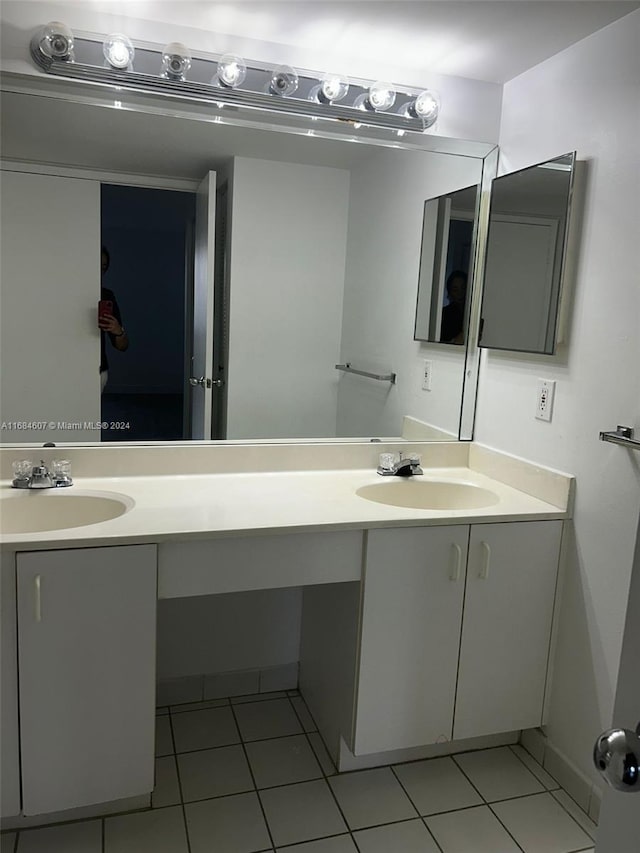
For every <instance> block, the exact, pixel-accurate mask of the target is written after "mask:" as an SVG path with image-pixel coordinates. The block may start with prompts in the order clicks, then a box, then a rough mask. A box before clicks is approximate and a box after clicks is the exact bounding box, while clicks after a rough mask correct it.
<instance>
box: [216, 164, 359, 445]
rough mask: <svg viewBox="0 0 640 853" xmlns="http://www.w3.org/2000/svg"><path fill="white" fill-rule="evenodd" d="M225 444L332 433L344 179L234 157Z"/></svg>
mask: <svg viewBox="0 0 640 853" xmlns="http://www.w3.org/2000/svg"><path fill="white" fill-rule="evenodd" d="M231 192H232V197H231V198H232V201H231V220H230V227H231V251H230V259H229V264H230V282H231V285H230V287H231V298H230V325H229V341H230V344H229V368H228V383H227V384H228V392H227V393H228V396H227V437H228V438H291V437H293V436H296V437H298V438H315V437H333V436H335V434H336V406H337V389H338V375H337V371H336V370H335V365H336V363H337V361H338V358H339V355H340V328H341V318H342V298H343V290H344V267H345V251H346V249H345V246H346V234H347V212H348V203H349V173H348V172H347V171H344V170H342V169H331V168H327V167H324V166H304V165H300V164H296V163H275V162H272V161H268V160H257V159H249V158H246V157H237V158H235V160H234V168H233V182H232V189H231Z"/></svg>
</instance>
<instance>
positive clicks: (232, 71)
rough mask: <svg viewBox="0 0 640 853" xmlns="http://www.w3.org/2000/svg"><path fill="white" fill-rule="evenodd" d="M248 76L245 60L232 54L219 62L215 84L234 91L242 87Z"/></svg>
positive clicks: (226, 55)
mask: <svg viewBox="0 0 640 853" xmlns="http://www.w3.org/2000/svg"><path fill="white" fill-rule="evenodd" d="M246 76H247V66H246V65H245V63H244V60H243V59H241V58H240V57H239V56H234V55H233V54H232V53H227V54H225V55H224V56H223V57H221V58H220V59H219V60H218V71H217V74H216V78H215V80H214V82H216V81H217V82H219V83H221V84H222V85H223V86H228V87H229V88H231V89H234V88H235V87H236V86H240V85H241V83H242V81H243V80H244V78H245V77H246Z"/></svg>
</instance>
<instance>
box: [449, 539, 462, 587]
mask: <svg viewBox="0 0 640 853" xmlns="http://www.w3.org/2000/svg"><path fill="white" fill-rule="evenodd" d="M461 565H462V548H461V547H460V546H459V545H456V544H455V543H453V542H452V543H451V571H450V572H449V580H450V581H459V580H460V567H461Z"/></svg>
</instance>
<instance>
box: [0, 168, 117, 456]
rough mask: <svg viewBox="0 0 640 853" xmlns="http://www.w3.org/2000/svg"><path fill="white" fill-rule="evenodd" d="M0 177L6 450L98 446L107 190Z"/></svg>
mask: <svg viewBox="0 0 640 853" xmlns="http://www.w3.org/2000/svg"><path fill="white" fill-rule="evenodd" d="M0 178H1V188H0V192H1V194H2V211H1V220H0V224H1V235H0V238H1V241H2V254H1V258H0V282H1V289H2V312H0V363H2V364H3V366H4V367H5V368H6V369H5V370H4V371H3V375H2V383H1V385H0V410H1V411H2V420H3V421H6V422H7V424H8V428H7V429H3V432H2V438H3V441H36V442H40V443H42V442H43V441H55V442H58V441H74V442H78V441H96V439H98V440H99V439H100V433H99V431H96V430H95V429H92V428H91V427H92V424H95V423H97V422H98V421H99V420H100V331H99V329H98V313H97V312H98V300H99V299H100V184H99V182H98V181H91V180H85V179H80V178H62V177H57V176H56V177H54V176H51V175H36V174H28V173H24V172H9V171H2V172H1V173H0ZM9 365H11V369H9ZM53 365H55V378H53V376H52V371H51V368H52V366H53Z"/></svg>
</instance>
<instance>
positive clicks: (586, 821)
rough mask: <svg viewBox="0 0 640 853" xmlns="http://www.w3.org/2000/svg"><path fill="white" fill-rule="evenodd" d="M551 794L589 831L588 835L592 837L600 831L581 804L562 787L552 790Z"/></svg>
mask: <svg viewBox="0 0 640 853" xmlns="http://www.w3.org/2000/svg"><path fill="white" fill-rule="evenodd" d="M551 795H552V796H553V797H555V798H556V800H557V801H558V802H559V803H560V805H561V806H562V807H563V808H564V809H565V810H566V811H568V812H569V814H570V815H571V817H572V818H573V819H574V820H575V821H576V822H577V823H579V824H580V826H581V827H582V828H583V829H584V831H585V832H586V833H587V835H589V836H590V837H591V838H595V837H596V832H597V831H598V827H597V826H596V824H595V823H594V822H593V821H592V820H591V818H590V817H589V816H588V815H586V814H585V813H584V812H583V811H582V809H581V808H580V806H579V805H578V804H577V803H576V802H574V801H573V800H572V799H571V797H570V796H569V794H567V792H566V791H563V790H562V789H560V790H558V791H552V792H551Z"/></svg>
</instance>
